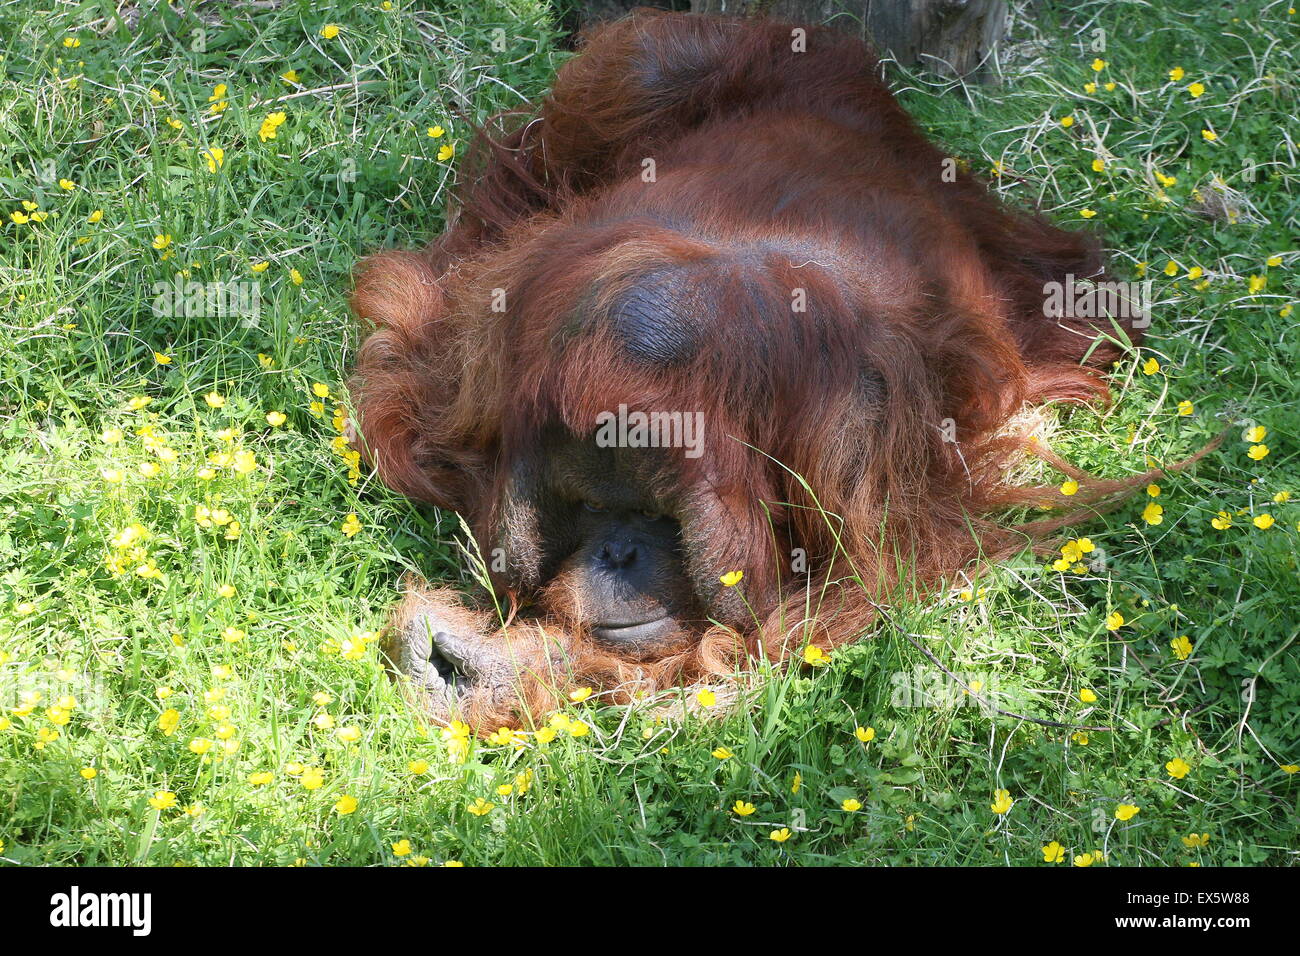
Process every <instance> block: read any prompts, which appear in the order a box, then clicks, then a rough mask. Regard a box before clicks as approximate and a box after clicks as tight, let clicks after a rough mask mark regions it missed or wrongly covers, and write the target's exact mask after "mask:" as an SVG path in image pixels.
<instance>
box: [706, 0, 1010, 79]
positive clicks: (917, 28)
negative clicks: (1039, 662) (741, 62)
mask: <svg viewBox="0 0 1300 956" xmlns="http://www.w3.org/2000/svg"><path fill="white" fill-rule="evenodd" d="M691 11H692V12H694V13H730V14H737V15H768V16H773V17H780V18H782V19H786V20H797V21H801V22H805V23H830V24H831V25H832V26H835V27H838V28H839V29H841V30H848V29H849V26H848V25H849V23H853V24H854V25H855V26H854V30H855V32H857V33H858V34H859V35H860V36H862V37H863V38H864V39H866V40H868V41H869V42H870V43H871V45H872V46H873V47H874V48H875V50H876V52H877V53H878V54H879V55H881V56H892V57H893V58H894V59H896V60H897V61H898V62H899V63H902V64H905V65H909V66H910V65H915V64H920V65H921V66H924V67H926V68H927V69H931V70H934V71H936V72H939V73H945V74H948V75H956V76H967V75H969V74H972V73H974V72H975V71H976V69H977V68H978V67H979V66H980V64H981V63H982V62H983V61H984V60H985V58H986V57H987V56H988V55H989V53H990V51H992V49H993V47H994V46H995V45H996V44H997V42H998V41H999V40H1000V39H1002V36H1003V34H1004V33H1005V32H1006V23H1007V4H1006V0H691Z"/></svg>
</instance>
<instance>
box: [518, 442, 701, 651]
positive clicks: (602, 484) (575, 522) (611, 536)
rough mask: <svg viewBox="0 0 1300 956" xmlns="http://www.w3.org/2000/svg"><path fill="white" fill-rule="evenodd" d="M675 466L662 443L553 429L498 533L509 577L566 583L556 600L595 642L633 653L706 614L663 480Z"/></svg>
mask: <svg viewBox="0 0 1300 956" xmlns="http://www.w3.org/2000/svg"><path fill="white" fill-rule="evenodd" d="M670 465H671V462H670V460H669V459H668V458H667V457H666V454H665V451H664V450H662V449H654V448H646V449H623V448H598V447H597V446H596V445H595V443H594V442H593V441H592V440H591V439H586V440H581V439H578V438H576V437H574V436H571V435H568V434H563V433H556V432H552V433H550V434H548V435H547V436H546V437H545V438H544V440H543V441H542V442H541V448H540V449H539V454H538V455H537V458H536V459H535V464H529V465H527V466H526V467H522V468H520V469H518V470H517V473H516V474H517V477H516V481H515V482H514V483H513V484H512V485H511V487H510V489H509V491H508V493H507V496H506V507H505V510H504V512H503V516H502V517H503V520H502V521H501V523H500V528H501V531H502V535H501V537H500V538H499V540H500V541H501V544H502V547H503V548H504V549H505V553H506V554H507V555H508V556H510V557H511V558H512V559H513V562H514V563H513V566H512V567H511V568H510V569H509V570H508V571H507V573H506V574H505V575H504V577H505V582H504V583H506V584H507V585H512V584H515V583H524V584H526V585H529V586H531V587H534V588H541V589H545V588H546V587H547V585H548V584H552V583H553V582H554V583H556V584H558V585H562V589H561V591H560V596H559V598H557V599H563V600H565V601H566V602H571V603H569V608H570V611H573V610H575V609H576V611H577V613H578V616H579V617H580V619H581V623H583V624H585V625H586V626H587V627H588V628H589V629H590V631H591V634H592V636H593V637H595V638H596V639H597V640H599V641H601V642H602V643H605V644H608V645H609V646H610V647H611V648H613V649H615V650H618V651H620V652H628V653H630V654H633V655H636V654H639V653H652V652H654V651H655V650H657V649H662V647H663V646H664V644H665V643H666V642H671V641H672V640H673V639H674V638H675V637H677V636H679V635H680V634H681V633H682V632H683V624H684V623H685V622H686V621H688V620H689V621H692V622H694V621H698V620H699V619H700V618H701V615H700V613H699V612H698V610H696V602H695V591H694V587H693V586H692V583H691V581H690V580H689V578H688V576H687V573H686V570H685V567H684V565H683V561H682V553H681V525H680V524H679V523H678V520H677V518H676V517H675V514H676V507H677V506H676V503H675V502H674V500H673V493H672V490H671V485H670V484H669V483H668V482H667V481H665V480H664V478H665V475H666V474H671V472H670V471H669V470H668V469H669V467H670ZM530 569H536V570H535V572H533V573H531V574H530V573H529V571H530ZM529 577H531V578H532V580H531V581H529V580H527V578H529Z"/></svg>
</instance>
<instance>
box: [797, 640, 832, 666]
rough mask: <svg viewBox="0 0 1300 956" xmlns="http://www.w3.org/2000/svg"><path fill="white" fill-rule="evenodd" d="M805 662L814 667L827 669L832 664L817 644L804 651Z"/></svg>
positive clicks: (810, 645)
mask: <svg viewBox="0 0 1300 956" xmlns="http://www.w3.org/2000/svg"><path fill="white" fill-rule="evenodd" d="M803 662H804V663H805V664H808V665H810V666H812V667H825V666H826V665H827V664H829V663H830V662H831V658H830V655H829V654H827V653H826V652H825V651H823V650H822V649H821V648H820V647H818V646H817V645H816V644H809V645H808V646H807V647H805V648H804V649H803Z"/></svg>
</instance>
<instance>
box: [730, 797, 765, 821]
mask: <svg viewBox="0 0 1300 956" xmlns="http://www.w3.org/2000/svg"><path fill="white" fill-rule="evenodd" d="M756 809H758V808H757V807H755V806H754V805H753V804H752V803H746V802H745V801H744V800H737V801H736V802H735V803H734V804H732V805H731V812H732V813H734V814H735V815H736V816H738V817H747V816H750V815H751V814H752V813H753V812H754V811H755V810H756Z"/></svg>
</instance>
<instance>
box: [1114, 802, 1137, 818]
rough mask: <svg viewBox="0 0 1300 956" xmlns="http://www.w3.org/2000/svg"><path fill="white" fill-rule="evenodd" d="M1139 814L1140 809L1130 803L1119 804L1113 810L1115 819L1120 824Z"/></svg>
mask: <svg viewBox="0 0 1300 956" xmlns="http://www.w3.org/2000/svg"><path fill="white" fill-rule="evenodd" d="M1140 812H1142V808H1141V807H1135V806H1134V805H1133V804H1131V803H1121V804H1120V805H1119V806H1117V807H1116V808H1115V819H1116V820H1119V821H1120V822H1124V821H1126V820H1132V819H1133V818H1134V817H1135V816H1137V815H1138V814H1139V813H1140Z"/></svg>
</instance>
